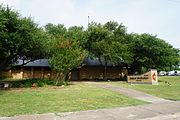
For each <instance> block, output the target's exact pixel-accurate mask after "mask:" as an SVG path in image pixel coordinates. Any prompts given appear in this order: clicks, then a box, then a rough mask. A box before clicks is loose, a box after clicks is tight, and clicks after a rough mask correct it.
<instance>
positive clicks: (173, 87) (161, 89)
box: [110, 76, 180, 100]
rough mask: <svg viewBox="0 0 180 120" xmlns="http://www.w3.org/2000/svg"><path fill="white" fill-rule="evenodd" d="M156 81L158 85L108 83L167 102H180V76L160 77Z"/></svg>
mask: <svg viewBox="0 0 180 120" xmlns="http://www.w3.org/2000/svg"><path fill="white" fill-rule="evenodd" d="M158 79H159V85H147V84H144V85H142V84H136V85H130V84H128V83H126V82H110V84H113V85H118V86H124V87H127V88H132V89H136V90H140V91H143V92H146V93H149V94H152V95H155V96H158V97H162V98H165V99H169V100H180V76H162V77H158ZM166 81H167V82H168V83H170V84H168V83H167V82H166Z"/></svg>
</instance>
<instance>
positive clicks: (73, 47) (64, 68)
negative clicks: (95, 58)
mask: <svg viewBox="0 0 180 120" xmlns="http://www.w3.org/2000/svg"><path fill="white" fill-rule="evenodd" d="M45 30H46V31H47V32H48V33H49V35H51V36H52V37H51V38H52V44H51V55H50V56H49V63H50V65H51V67H52V68H53V70H54V71H55V75H54V79H55V84H56V85H61V84H62V82H63V81H64V80H67V79H68V78H67V77H68V74H69V72H70V71H71V70H72V69H75V68H77V67H80V66H81V65H82V62H83V61H84V59H85V57H86V55H87V52H86V50H84V49H83V48H82V47H81V45H82V44H81V41H82V39H79V38H82V37H83V35H82V34H81V33H83V32H82V30H83V28H81V27H76V26H75V27H71V28H69V29H68V30H66V28H65V27H64V26H63V25H52V24H47V25H46V26H45ZM62 33H63V34H62Z"/></svg>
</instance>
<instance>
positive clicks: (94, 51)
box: [85, 21, 131, 79]
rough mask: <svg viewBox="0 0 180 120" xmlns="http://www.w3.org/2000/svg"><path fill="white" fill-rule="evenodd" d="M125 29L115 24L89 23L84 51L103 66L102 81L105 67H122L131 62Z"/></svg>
mask: <svg viewBox="0 0 180 120" xmlns="http://www.w3.org/2000/svg"><path fill="white" fill-rule="evenodd" d="M126 36H127V33H126V28H125V27H124V26H123V25H122V24H120V25H119V24H118V23H117V22H111V21H110V22H107V23H105V24H104V25H102V24H100V23H99V24H97V23H91V24H89V27H88V30H87V35H86V37H87V41H86V43H85V47H86V49H87V50H88V51H89V53H90V55H91V56H92V57H93V58H94V59H99V61H100V62H101V63H102V64H105V72H104V79H106V66H107V64H112V65H123V64H125V63H129V62H130V61H131V53H130V52H129V51H128V44H125V42H124V41H125V40H126Z"/></svg>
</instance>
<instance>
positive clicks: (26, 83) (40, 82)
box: [10, 79, 53, 88]
mask: <svg viewBox="0 0 180 120" xmlns="http://www.w3.org/2000/svg"><path fill="white" fill-rule="evenodd" d="M10 83H11V87H12V88H20V87H26V88H27V87H32V86H33V87H43V86H45V85H53V81H52V80H49V79H26V80H19V81H11V82H10ZM34 85H35V86H34Z"/></svg>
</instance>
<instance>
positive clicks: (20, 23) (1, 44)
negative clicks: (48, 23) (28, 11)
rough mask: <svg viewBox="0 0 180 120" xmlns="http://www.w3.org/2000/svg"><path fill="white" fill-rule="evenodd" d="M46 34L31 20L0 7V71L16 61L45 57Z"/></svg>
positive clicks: (7, 8) (9, 9)
mask: <svg viewBox="0 0 180 120" xmlns="http://www.w3.org/2000/svg"><path fill="white" fill-rule="evenodd" d="M46 40H48V36H47V35H46V33H45V32H44V31H43V30H42V29H40V28H38V25H37V24H36V23H34V22H33V20H32V19H31V18H24V17H21V16H20V15H19V13H17V12H16V11H15V10H12V9H11V8H9V7H8V6H7V7H4V6H3V5H0V71H1V70H5V69H8V68H10V67H11V66H12V65H13V64H14V63H15V62H17V60H18V59H23V60H35V59H39V58H43V57H45V56H46V49H45V48H46V47H45V46H46V42H45V41H46Z"/></svg>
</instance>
